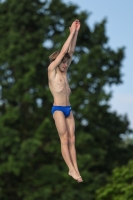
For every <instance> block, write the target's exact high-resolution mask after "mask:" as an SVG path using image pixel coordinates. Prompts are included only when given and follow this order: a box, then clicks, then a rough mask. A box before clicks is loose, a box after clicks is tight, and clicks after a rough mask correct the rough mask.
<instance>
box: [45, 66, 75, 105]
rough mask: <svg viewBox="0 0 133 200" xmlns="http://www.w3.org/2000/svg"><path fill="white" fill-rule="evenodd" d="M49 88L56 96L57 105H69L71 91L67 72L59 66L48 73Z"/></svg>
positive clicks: (55, 103) (55, 102)
mask: <svg viewBox="0 0 133 200" xmlns="http://www.w3.org/2000/svg"><path fill="white" fill-rule="evenodd" d="M48 78H49V89H50V91H51V93H52V95H53V98H54V103H53V104H54V105H57V106H69V105H70V103H69V96H70V93H71V90H70V87H69V83H68V79H67V74H66V72H61V71H60V70H59V69H58V68H57V69H56V71H55V72H54V74H53V72H49V73H48Z"/></svg>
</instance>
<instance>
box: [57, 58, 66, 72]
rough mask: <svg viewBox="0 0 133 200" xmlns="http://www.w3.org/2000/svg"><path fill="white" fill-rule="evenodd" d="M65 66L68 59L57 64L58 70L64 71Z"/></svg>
mask: <svg viewBox="0 0 133 200" xmlns="http://www.w3.org/2000/svg"><path fill="white" fill-rule="evenodd" d="M67 67H68V60H64V61H62V62H61V63H60V65H59V70H60V71H61V72H65V71H66V70H67Z"/></svg>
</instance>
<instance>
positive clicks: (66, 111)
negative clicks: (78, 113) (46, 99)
mask: <svg viewBox="0 0 133 200" xmlns="http://www.w3.org/2000/svg"><path fill="white" fill-rule="evenodd" d="M71 110H72V109H71V106H53V107H52V110H51V111H52V114H54V112H55V111H62V112H63V114H64V115H65V117H68V116H69V115H70V112H71Z"/></svg>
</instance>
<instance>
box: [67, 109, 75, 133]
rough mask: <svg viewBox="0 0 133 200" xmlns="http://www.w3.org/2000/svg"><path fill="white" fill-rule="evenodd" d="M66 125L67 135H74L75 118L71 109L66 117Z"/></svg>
mask: <svg viewBox="0 0 133 200" xmlns="http://www.w3.org/2000/svg"><path fill="white" fill-rule="evenodd" d="M66 125H67V130H68V133H69V135H71V136H72V135H74V133H75V120H74V116H73V113H72V111H71V112H70V115H69V116H68V117H67V118H66Z"/></svg>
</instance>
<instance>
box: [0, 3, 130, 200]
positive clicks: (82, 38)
mask: <svg viewBox="0 0 133 200" xmlns="http://www.w3.org/2000/svg"><path fill="white" fill-rule="evenodd" d="M98 3H99V2H98V1H96V0H94V1H93V2H91V1H87V0H82V1H81V2H80V1H71V3H70V2H69V1H65V0H58V1H57V0H41V1H40V0H23V1H19V2H18V0H1V1H0V200H51V199H52V200H59V199H60V200H68V199H69V200H75V199H76V200H87V199H88V200H127V199H128V200H132V199H133V138H132V135H133V129H132V125H133V121H132V109H133V107H132V105H133V102H132V100H133V94H132V90H131V85H132V80H131V75H132V69H131V52H132V47H131V44H132V38H131V34H132V27H131V24H130V23H129V22H130V20H131V19H132V13H131V8H132V2H125V1H123V2H120V1H119V0H118V1H117V2H112V1H105V0H102V1H100V3H99V4H98ZM75 19H79V20H80V22H81V29H80V31H79V34H78V40H77V45H76V48H75V52H74V56H73V60H72V63H71V66H70V68H69V70H68V80H69V84H70V87H71V91H72V94H71V97H70V102H71V105H72V110H73V114H74V118H75V125H76V132H75V135H76V150H77V160H78V166H79V170H80V173H81V175H82V177H83V180H84V182H83V183H82V184H78V183H77V182H76V181H75V180H74V179H72V178H71V177H70V176H68V168H67V166H66V164H65V162H64V160H63V158H62V156H61V151H60V141H59V137H58V133H57V130H56V128H55V124H54V120H53V117H52V114H51V107H52V105H53V98H52V95H51V93H50V91H49V88H48V77H47V68H48V65H49V55H50V54H51V53H52V52H54V51H57V50H60V49H61V48H62V46H63V44H64V42H65V41H66V39H67V37H68V35H69V26H70V25H71V23H72V22H73V21H74V20H75ZM68 145H69V144H68Z"/></svg>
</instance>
